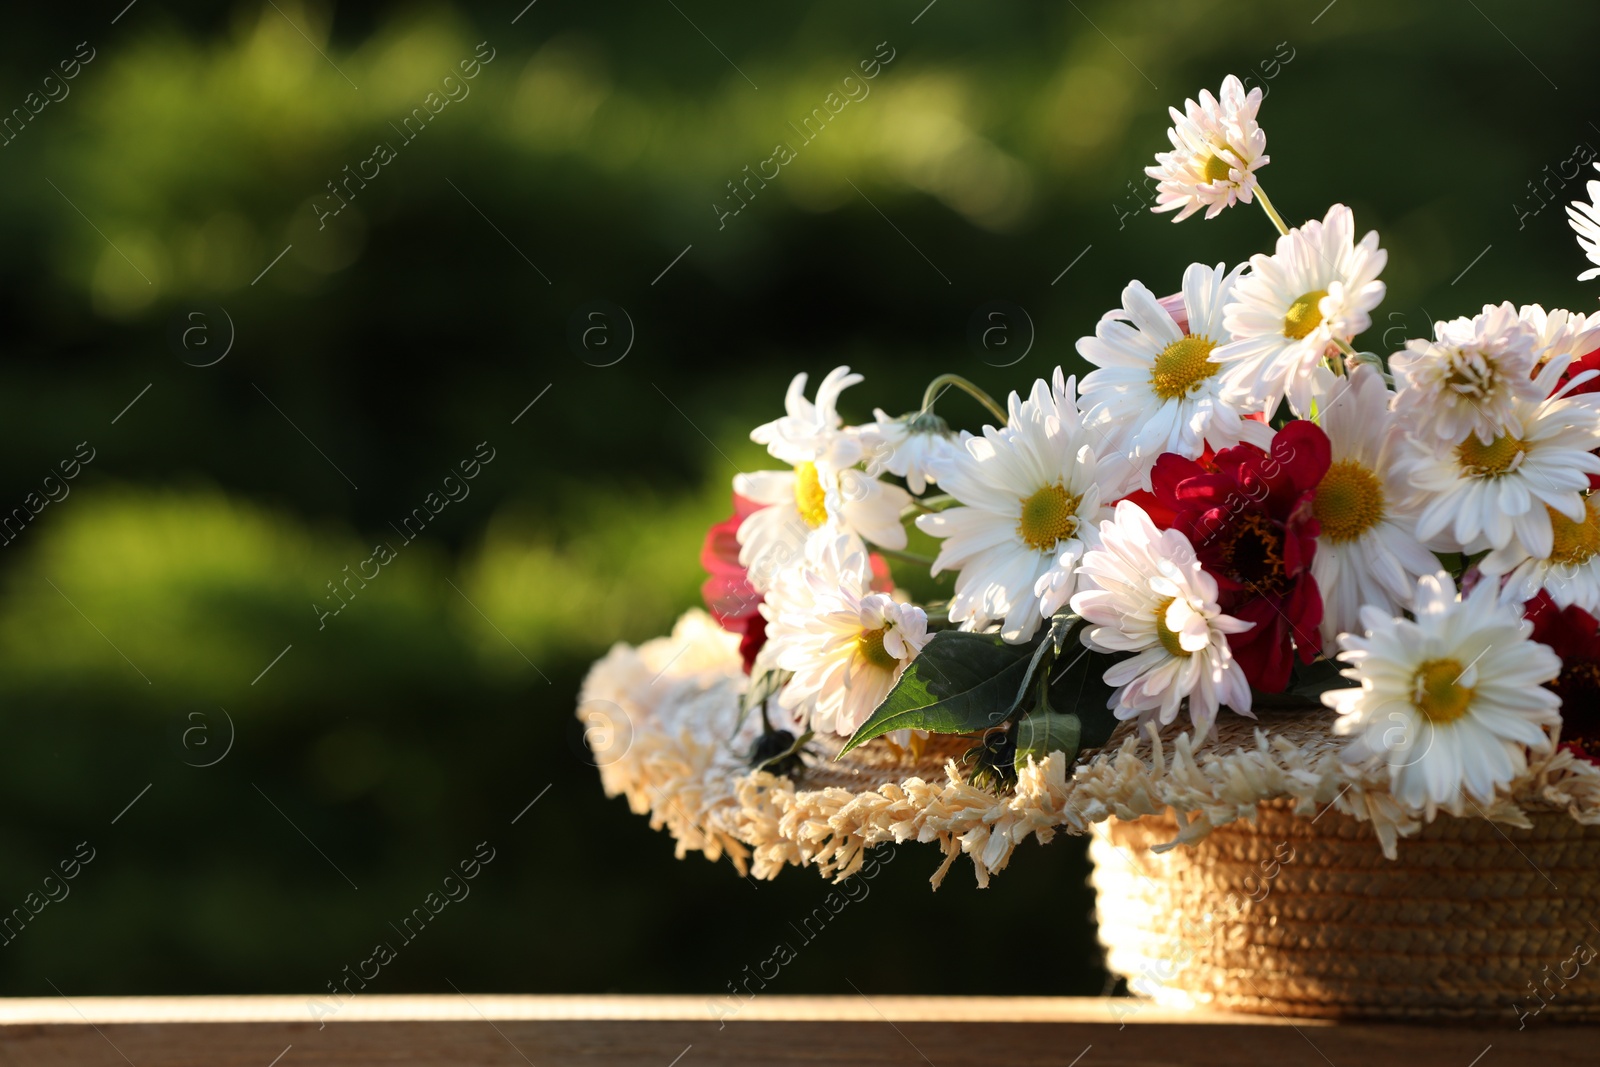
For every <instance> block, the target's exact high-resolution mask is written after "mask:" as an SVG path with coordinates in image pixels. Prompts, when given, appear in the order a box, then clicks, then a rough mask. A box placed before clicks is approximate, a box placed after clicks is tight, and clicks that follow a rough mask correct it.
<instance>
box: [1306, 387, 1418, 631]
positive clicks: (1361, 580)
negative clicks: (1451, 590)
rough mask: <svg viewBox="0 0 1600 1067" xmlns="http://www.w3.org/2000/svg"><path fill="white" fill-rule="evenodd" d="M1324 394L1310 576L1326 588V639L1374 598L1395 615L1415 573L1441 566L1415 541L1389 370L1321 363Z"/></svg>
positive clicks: (1349, 626)
mask: <svg viewBox="0 0 1600 1067" xmlns="http://www.w3.org/2000/svg"><path fill="white" fill-rule="evenodd" d="M1318 374H1319V376H1322V377H1323V378H1324V381H1323V384H1322V387H1321V392H1322V395H1323V396H1325V397H1327V398H1328V399H1327V400H1326V401H1324V402H1323V403H1322V405H1321V408H1320V410H1319V412H1318V415H1317V425H1318V426H1320V427H1322V430H1323V432H1325V433H1326V434H1327V435H1328V444H1329V446H1330V448H1331V454H1332V463H1331V464H1330V465H1329V467H1328V472H1327V473H1326V474H1324V475H1323V476H1322V481H1320V482H1319V483H1317V490H1316V496H1315V498H1314V499H1313V503H1312V511H1313V513H1314V514H1315V515H1316V517H1317V521H1318V522H1319V524H1320V525H1321V527H1322V532H1321V533H1320V534H1319V535H1318V536H1317V554H1316V556H1315V558H1313V559H1312V561H1311V576H1312V578H1314V579H1316V583H1317V588H1318V589H1319V590H1320V591H1321V592H1322V641H1323V645H1324V647H1330V646H1332V644H1333V641H1334V639H1335V638H1336V637H1337V636H1338V635H1339V634H1340V633H1341V632H1342V631H1345V630H1359V629H1360V621H1361V620H1360V614H1359V613H1360V610H1361V607H1362V605H1364V604H1372V605H1374V606H1376V607H1379V608H1381V609H1383V611H1384V612H1386V613H1388V614H1394V613H1396V612H1397V611H1398V610H1399V609H1401V608H1403V607H1406V606H1407V605H1409V604H1410V602H1411V595H1412V593H1413V592H1414V591H1415V590H1416V586H1417V579H1418V578H1420V577H1422V576H1423V575H1425V574H1432V573H1433V572H1434V571H1436V570H1437V569H1438V567H1439V561H1438V560H1437V559H1436V558H1434V555H1433V553H1432V552H1429V551H1428V550H1427V549H1426V548H1425V547H1423V546H1422V544H1421V543H1419V542H1418V540H1417V528H1416V506H1415V503H1414V501H1413V500H1412V493H1411V486H1410V484H1409V483H1408V482H1407V481H1406V476H1405V473H1404V472H1403V471H1402V470H1400V469H1397V465H1396V464H1395V462H1394V456H1395V453H1396V452H1397V450H1398V449H1399V447H1400V445H1401V443H1402V442H1401V441H1400V440H1399V437H1400V436H1401V434H1402V431H1401V429H1400V426H1399V425H1398V423H1397V422H1396V421H1395V419H1394V416H1393V414H1392V413H1391V412H1390V409H1389V404H1390V401H1391V400H1392V399H1393V394H1392V393H1390V392H1389V389H1388V387H1387V386H1386V385H1384V383H1383V375H1382V374H1381V373H1379V372H1378V371H1377V370H1376V369H1374V368H1372V367H1368V366H1364V365H1363V366H1357V367H1354V368H1353V369H1352V370H1351V372H1350V377H1349V378H1348V379H1341V378H1338V377H1336V376H1335V375H1334V374H1333V373H1332V372H1331V371H1329V370H1327V369H1325V368H1323V369H1319V371H1318Z"/></svg>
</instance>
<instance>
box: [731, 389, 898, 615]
mask: <svg viewBox="0 0 1600 1067" xmlns="http://www.w3.org/2000/svg"><path fill="white" fill-rule="evenodd" d="M860 380H861V376H860V375H858V374H851V373H850V371H849V368H848V367H840V368H838V369H837V370H834V371H832V372H830V373H829V374H828V376H827V377H826V378H824V379H823V382H822V384H821V385H820V386H819V387H818V389H817V400H816V403H815V404H813V403H812V402H811V401H809V400H807V399H806V396H805V385H806V376H805V375H804V374H797V375H795V378H794V381H793V382H791V383H790V385H789V393H788V396H787V397H786V398H785V401H784V404H785V407H786V409H787V412H788V413H787V414H786V415H785V416H784V417H783V418H780V419H776V420H774V421H772V422H769V423H765V424H764V425H761V426H758V427H756V429H755V430H753V431H752V432H751V434H750V437H751V439H752V440H754V441H756V442H758V443H760V444H764V445H766V446H767V451H768V452H770V453H771V454H772V455H773V456H774V457H776V458H778V459H781V460H783V461H784V462H786V463H792V464H793V465H794V467H793V469H792V470H787V471H756V472H754V473H750V474H738V475H736V476H735V477H734V479H733V491H734V492H736V493H738V494H739V495H740V496H742V497H744V498H746V499H747V500H751V501H753V502H755V503H757V504H760V505H762V507H761V508H760V509H759V510H758V511H756V512H754V513H753V514H751V515H750V517H749V518H747V519H745V521H744V522H743V523H742V524H741V525H740V527H739V533H738V538H739V562H740V563H741V564H743V565H744V567H745V568H746V570H747V571H748V575H749V582H750V585H751V586H752V587H753V588H754V589H755V590H756V591H757V592H766V590H767V589H768V588H770V587H771V585H772V582H773V581H774V579H775V577H776V576H777V575H778V574H779V573H780V572H781V571H783V570H784V569H785V568H787V567H790V566H793V565H795V564H797V563H798V562H799V561H800V559H801V558H802V555H803V553H804V549H805V544H806V541H807V540H808V538H809V537H810V534H811V532H812V531H813V530H820V529H822V528H824V527H827V528H828V531H829V532H828V533H827V534H824V535H823V536H824V537H825V538H828V539H831V538H832V537H833V536H835V535H837V534H839V533H846V534H849V535H851V536H853V537H855V538H857V539H863V538H864V539H865V540H867V541H871V542H872V543H873V544H877V545H882V546H883V547H885V548H891V549H901V548H905V546H906V531H905V527H904V526H902V525H901V523H900V512H901V510H902V509H903V508H904V507H905V506H906V505H907V504H909V503H910V502H911V497H910V495H909V494H908V493H906V491H905V490H904V489H901V488H899V487H898V486H894V485H888V484H885V483H884V482H880V481H878V480H877V479H876V478H873V477H870V476H869V475H867V474H866V473H864V472H863V471H860V470H857V469H856V465H857V464H858V463H860V462H861V459H862V447H861V442H860V441H859V440H858V439H857V438H856V437H855V436H854V435H852V434H850V433H848V432H846V430H845V429H844V425H843V420H842V419H841V418H840V417H839V413H838V410H837V407H836V405H837V403H838V399H839V393H840V392H841V391H842V390H843V389H844V388H846V387H847V386H850V385H853V384H855V383H856V382H858V381H860Z"/></svg>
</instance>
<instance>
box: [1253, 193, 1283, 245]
mask: <svg viewBox="0 0 1600 1067" xmlns="http://www.w3.org/2000/svg"><path fill="white" fill-rule="evenodd" d="M1256 199H1257V200H1258V201H1260V202H1261V210H1262V211H1265V212H1266V213H1267V218H1269V219H1271V220H1272V224H1273V225H1274V226H1276V227H1277V228H1278V233H1280V234H1286V233H1288V232H1289V227H1287V226H1285V225H1284V224H1283V216H1282V215H1280V214H1278V209H1277V208H1275V207H1273V206H1272V201H1271V200H1268V199H1267V191H1266V190H1265V189H1263V188H1261V185H1260V184H1259V183H1257V185H1256Z"/></svg>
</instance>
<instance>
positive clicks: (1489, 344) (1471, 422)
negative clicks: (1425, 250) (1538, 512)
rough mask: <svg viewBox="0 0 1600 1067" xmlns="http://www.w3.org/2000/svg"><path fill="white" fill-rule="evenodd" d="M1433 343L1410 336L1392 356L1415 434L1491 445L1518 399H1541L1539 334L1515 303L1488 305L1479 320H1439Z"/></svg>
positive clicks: (1400, 403)
mask: <svg viewBox="0 0 1600 1067" xmlns="http://www.w3.org/2000/svg"><path fill="white" fill-rule="evenodd" d="M1433 330H1434V337H1435V340H1432V341H1423V340H1417V341H1407V342H1406V350H1405V351H1404V352H1396V353H1395V354H1394V357H1393V358H1392V359H1391V360H1390V361H1389V367H1390V369H1391V370H1392V371H1393V372H1394V379H1395V385H1396V387H1397V388H1398V389H1399V395H1398V396H1397V397H1396V398H1395V411H1396V413H1397V414H1399V415H1400V417H1401V419H1402V421H1403V422H1404V423H1405V424H1406V426H1407V429H1408V431H1409V432H1410V433H1412V434H1415V435H1423V436H1432V437H1436V438H1438V439H1439V440H1441V441H1443V442H1445V443H1446V444H1452V445H1453V444H1458V443H1459V442H1460V441H1462V440H1463V439H1464V438H1465V437H1466V436H1467V435H1468V434H1476V435H1477V437H1478V440H1479V441H1480V442H1482V443H1484V444H1488V443H1489V442H1490V441H1493V440H1494V439H1495V438H1496V437H1499V436H1500V435H1501V434H1502V433H1504V432H1505V431H1506V429H1507V428H1508V427H1509V426H1510V420H1511V417H1512V416H1511V409H1512V407H1513V406H1514V405H1515V404H1516V402H1517V401H1518V400H1542V399H1544V398H1545V397H1546V396H1548V395H1549V393H1550V391H1549V390H1548V389H1546V390H1544V391H1543V392H1540V391H1539V386H1538V384H1537V383H1536V382H1535V381H1534V380H1533V374H1534V370H1535V367H1534V353H1535V351H1536V349H1537V347H1538V342H1539V334H1538V332H1537V331H1535V329H1534V327H1532V326H1530V325H1529V324H1528V323H1526V322H1524V321H1523V320H1522V319H1521V318H1520V317H1519V316H1518V315H1517V309H1516V308H1514V307H1512V306H1511V305H1510V304H1509V303H1504V304H1498V305H1496V304H1485V305H1484V308H1483V313H1482V314H1481V315H1476V316H1474V317H1473V318H1470V319H1468V318H1459V319H1453V320H1451V321H1450V322H1439V323H1435V324H1434V327H1433Z"/></svg>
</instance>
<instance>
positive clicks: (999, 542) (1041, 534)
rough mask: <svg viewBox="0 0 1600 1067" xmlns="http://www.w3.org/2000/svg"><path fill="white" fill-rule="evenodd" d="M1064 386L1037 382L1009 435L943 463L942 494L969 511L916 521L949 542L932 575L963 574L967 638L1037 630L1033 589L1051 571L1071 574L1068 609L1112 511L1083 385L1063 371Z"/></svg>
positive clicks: (971, 442)
mask: <svg viewBox="0 0 1600 1067" xmlns="http://www.w3.org/2000/svg"><path fill="white" fill-rule="evenodd" d="M1056 377H1057V383H1056V384H1057V386H1058V388H1057V389H1056V390H1054V391H1053V390H1052V389H1051V387H1050V386H1048V385H1046V384H1045V382H1043V381H1037V382H1034V385H1033V392H1032V393H1031V394H1030V395H1029V397H1028V399H1027V401H1025V402H1024V401H1022V400H1020V399H1018V397H1017V394H1016V393H1012V394H1011V397H1010V408H1009V410H1010V418H1009V423H1010V424H1009V425H1008V426H1007V427H1006V428H1005V429H1001V430H996V429H995V428H994V427H992V426H985V427H984V430H983V436H982V437H969V438H967V439H965V440H964V441H962V442H961V444H962V447H961V448H958V449H951V450H950V451H949V453H947V454H946V455H945V456H942V457H940V458H939V459H938V460H937V461H935V467H934V469H935V472H936V473H937V475H938V479H939V485H940V487H941V488H943V489H944V490H945V492H947V493H949V494H950V495H951V496H953V497H955V498H956V500H958V501H959V502H960V503H961V504H963V505H965V506H963V507H953V508H950V509H948V510H946V511H941V512H939V513H938V514H936V515H920V516H918V517H917V526H918V527H920V528H921V529H922V530H923V531H924V532H926V533H929V534H932V535H933V536H934V537H940V538H943V539H944V543H943V544H942V545H940V547H939V555H938V558H937V559H935V560H934V563H933V573H934V574H935V575H937V574H939V573H941V572H943V571H947V570H956V571H959V572H960V573H959V574H958V575H957V576H956V588H955V595H954V596H953V597H952V598H951V600H950V618H951V620H952V621H954V622H958V623H961V624H962V627H963V628H964V629H968V630H982V629H985V628H987V627H988V626H989V625H991V624H992V623H995V622H999V623H1000V633H1001V636H1003V637H1004V638H1005V639H1006V640H1007V641H1011V642H1020V641H1026V640H1027V639H1028V638H1029V637H1031V636H1032V635H1033V633H1034V631H1035V630H1037V629H1038V628H1039V623H1040V613H1039V612H1040V608H1039V594H1038V593H1037V592H1035V586H1036V585H1037V584H1038V582H1039V580H1040V579H1041V578H1043V577H1045V576H1046V575H1047V572H1049V571H1050V569H1051V568H1052V567H1058V566H1059V567H1061V569H1062V570H1063V571H1064V577H1063V578H1062V580H1061V582H1060V583H1059V584H1060V585H1061V587H1062V589H1063V594H1062V595H1061V599H1062V600H1065V599H1066V598H1067V597H1070V596H1071V594H1072V592H1073V591H1074V588H1075V584H1076V583H1075V578H1074V573H1075V566H1076V563H1077V561H1078V560H1080V559H1082V557H1083V552H1084V550H1085V548H1087V547H1088V544H1087V539H1088V538H1091V537H1092V536H1093V533H1094V529H1093V525H1094V523H1095V522H1097V521H1098V520H1099V519H1100V517H1101V515H1102V513H1103V512H1104V511H1105V510H1106V509H1104V508H1102V507H1101V505H1100V500H1101V486H1100V485H1099V484H1097V481H1096V473H1097V463H1096V459H1095V451H1094V449H1093V448H1092V447H1091V446H1090V443H1089V431H1088V429H1087V428H1086V427H1085V426H1084V425H1083V422H1082V420H1081V419H1080V418H1079V416H1078V411H1077V407H1076V405H1075V403H1074V402H1073V396H1074V385H1075V383H1074V381H1073V379H1071V378H1062V377H1061V372H1060V371H1059V370H1057V372H1056ZM1058 394H1059V396H1060V400H1059V401H1058V399H1057V397H1058Z"/></svg>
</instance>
